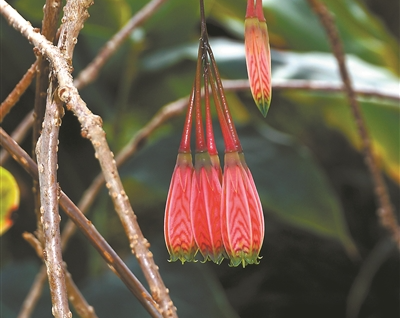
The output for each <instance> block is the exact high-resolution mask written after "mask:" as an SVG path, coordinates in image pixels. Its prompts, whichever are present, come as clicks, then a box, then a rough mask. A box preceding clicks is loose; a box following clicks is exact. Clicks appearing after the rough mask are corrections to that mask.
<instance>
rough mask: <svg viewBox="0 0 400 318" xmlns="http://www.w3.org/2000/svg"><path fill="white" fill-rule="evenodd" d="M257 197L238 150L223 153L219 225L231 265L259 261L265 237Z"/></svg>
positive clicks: (256, 262) (244, 264)
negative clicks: (223, 165) (223, 167)
mask: <svg viewBox="0 0 400 318" xmlns="http://www.w3.org/2000/svg"><path fill="white" fill-rule="evenodd" d="M260 206H261V205H259V199H258V194H257V192H254V188H253V185H252V183H251V180H250V179H249V177H248V174H247V171H246V169H245V167H244V166H243V165H242V164H241V161H240V158H239V154H238V153H237V152H232V153H226V154H225V169H224V176H223V183H222V199H221V225H222V239H223V242H224V245H225V250H226V252H227V254H228V256H229V258H230V261H231V263H230V265H231V266H238V265H239V264H242V265H243V267H245V266H246V265H247V264H258V258H259V253H260V250H261V245H262V241H263V237H264V220H263V217H262V218H261V217H260V212H261V213H262V210H261V211H260Z"/></svg>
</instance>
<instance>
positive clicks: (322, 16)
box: [308, 0, 400, 249]
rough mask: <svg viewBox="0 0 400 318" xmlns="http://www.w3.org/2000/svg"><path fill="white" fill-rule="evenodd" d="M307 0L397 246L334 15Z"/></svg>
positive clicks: (398, 232) (398, 233) (398, 237)
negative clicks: (326, 43) (327, 44)
mask: <svg viewBox="0 0 400 318" xmlns="http://www.w3.org/2000/svg"><path fill="white" fill-rule="evenodd" d="M308 2H309V4H310V6H311V8H312V9H313V10H314V12H315V14H316V15H317V16H318V18H319V20H320V22H321V24H322V25H323V27H324V28H325V31H326V33H327V35H328V39H329V42H330V45H331V48H332V51H333V54H334V56H335V58H336V60H337V63H338V66H339V71H340V76H341V77H342V81H343V84H344V90H345V92H346V94H347V98H348V100H349V104H350V108H351V112H352V114H353V117H354V119H355V122H356V126H357V130H358V134H359V136H360V138H361V143H362V147H363V152H364V157H365V162H366V164H367V167H368V169H369V171H370V173H371V177H372V180H373V182H374V191H375V196H376V199H377V202H378V205H379V209H378V211H377V214H378V217H379V219H380V221H381V223H382V225H383V226H384V227H385V228H386V229H387V230H388V232H389V233H390V234H391V236H392V238H393V240H394V241H395V242H396V243H397V246H398V247H399V249H400V227H399V225H398V221H397V219H396V216H395V212H394V210H393V206H392V204H391V202H390V197H389V194H388V190H387V188H386V184H385V181H384V179H383V176H382V173H381V171H380V170H379V168H378V165H377V163H376V160H375V158H374V153H373V150H372V144H371V138H370V136H369V134H368V130H367V127H366V124H365V121H364V118H363V115H362V111H361V107H360V104H359V103H358V101H357V99H356V93H355V91H354V89H353V85H352V82H351V79H350V76H349V72H348V70H347V67H346V62H345V55H344V50H343V46H342V42H341V39H340V36H339V31H338V30H337V28H336V26H335V22H334V20H333V17H332V16H331V14H330V13H329V11H328V9H327V8H326V6H325V5H324V4H323V3H322V2H320V1H319V0H308Z"/></svg>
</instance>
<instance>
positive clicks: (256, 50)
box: [244, 0, 272, 117]
mask: <svg viewBox="0 0 400 318" xmlns="http://www.w3.org/2000/svg"><path fill="white" fill-rule="evenodd" d="M244 37H245V51H246V65H247V73H248V76H249V81H250V89H251V93H252V95H253V98H254V101H255V103H256V105H257V107H258V109H259V110H260V112H261V113H262V114H263V116H264V117H265V116H267V113H268V109H269V106H270V103H271V96H272V89H271V53H270V47H269V37H268V28H267V24H266V22H265V17H264V13H263V10H262V0H256V4H254V0H248V2H247V12H246V19H245V31H244Z"/></svg>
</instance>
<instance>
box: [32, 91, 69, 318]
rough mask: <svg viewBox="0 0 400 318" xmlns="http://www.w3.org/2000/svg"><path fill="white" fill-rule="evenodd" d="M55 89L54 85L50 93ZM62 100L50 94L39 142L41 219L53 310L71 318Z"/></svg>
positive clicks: (44, 257)
mask: <svg viewBox="0 0 400 318" xmlns="http://www.w3.org/2000/svg"><path fill="white" fill-rule="evenodd" d="M51 91H52V85H50V87H49V92H51ZM60 107H61V109H62V106H61V105H60V102H59V101H57V100H54V99H53V95H52V94H48V96H47V105H46V112H45V116H44V121H43V131H42V134H41V136H40V137H39V140H38V142H37V145H36V156H37V161H38V167H39V185H40V202H41V207H40V212H41V217H40V222H41V223H42V226H43V238H44V248H43V253H44V254H43V259H44V262H45V264H46V267H47V275H48V280H49V286H50V294H51V302H52V304H53V307H52V308H53V309H52V313H53V315H54V317H55V318H70V316H72V314H71V312H70V310H69V306H68V296H67V288H66V285H65V275H64V271H63V260H62V253H61V237H60V220H61V217H60V214H59V213H58V198H59V194H58V191H59V189H58V183H57V147H58V133H59V130H60V128H59V127H60V125H61V119H60V113H59V108H60Z"/></svg>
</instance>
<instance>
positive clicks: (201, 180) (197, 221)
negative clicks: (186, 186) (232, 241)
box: [190, 153, 225, 264]
mask: <svg viewBox="0 0 400 318" xmlns="http://www.w3.org/2000/svg"><path fill="white" fill-rule="evenodd" d="M195 161H196V164H195V166H196V170H195V172H194V173H193V178H192V195H191V201H190V202H191V203H190V210H191V217H192V218H191V219H192V228H193V233H194V237H195V240H196V243H197V246H198V247H199V250H200V252H201V254H202V255H203V256H204V260H205V261H206V260H207V259H210V260H212V261H213V262H215V263H217V264H220V263H221V262H222V260H223V259H224V256H225V251H224V246H223V242H222V235H221V213H220V209H221V183H220V181H219V171H218V169H215V167H213V166H212V165H211V160H210V156H209V155H208V153H200V154H196V160H195ZM199 162H200V163H199Z"/></svg>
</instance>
